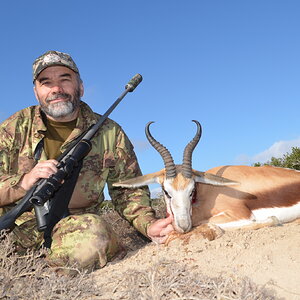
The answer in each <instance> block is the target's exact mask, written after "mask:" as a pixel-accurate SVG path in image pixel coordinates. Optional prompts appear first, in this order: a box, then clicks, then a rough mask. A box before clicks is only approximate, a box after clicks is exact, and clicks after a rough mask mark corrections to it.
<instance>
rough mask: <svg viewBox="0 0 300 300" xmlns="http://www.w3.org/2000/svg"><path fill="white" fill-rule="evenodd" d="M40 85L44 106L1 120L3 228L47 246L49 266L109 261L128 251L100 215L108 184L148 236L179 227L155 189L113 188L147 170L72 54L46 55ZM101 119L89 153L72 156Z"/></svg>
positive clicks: (38, 68) (38, 65) (17, 238)
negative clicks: (101, 107) (93, 96)
mask: <svg viewBox="0 0 300 300" xmlns="http://www.w3.org/2000/svg"><path fill="white" fill-rule="evenodd" d="M135 80H136V81H140V80H141V78H140V79H139V78H137V79H136V78H135V79H134V78H133V83H132V84H131V81H130V82H129V83H128V85H127V86H129V87H126V92H127V91H132V90H133V89H134V88H135V86H136V85H137V84H138V83H137V84H136V83H135ZM33 84H34V94H35V96H36V98H37V100H38V102H39V105H36V106H31V107H28V108H25V109H22V110H21V111H19V112H17V113H15V114H14V115H12V116H11V117H9V118H8V119H7V120H5V121H4V122H3V123H2V124H1V125H0V215H2V217H1V218H0V229H10V230H11V231H12V232H13V239H14V243H15V245H16V248H17V250H18V251H26V249H28V248H35V249H38V248H40V247H41V246H42V245H45V246H46V247H47V248H49V255H48V257H47V259H48V261H49V262H50V264H51V263H52V264H53V265H56V266H65V265H67V264H74V263H76V264H77V265H78V266H79V267H82V268H89V269H93V268H96V267H103V266H105V264H106V262H107V261H109V260H112V259H113V258H114V257H116V256H117V255H118V254H120V252H121V251H123V248H122V245H121V243H120V242H119V240H118V237H117V236H116V234H115V233H114V231H113V230H112V228H111V226H110V225H109V224H107V223H106V222H105V221H104V220H103V219H102V218H101V217H100V216H99V210H100V205H101V203H102V202H103V200H104V196H103V189H104V186H105V184H106V183H107V185H108V190H109V193H110V196H111V198H112V201H113V203H114V206H115V208H116V210H117V211H118V213H119V214H120V215H121V216H123V217H124V218H125V219H127V220H128V221H129V222H130V224H132V225H133V226H134V227H135V228H136V229H137V230H138V231H139V232H141V233H142V234H143V235H145V236H146V237H148V238H149V239H151V240H153V241H155V242H157V243H164V242H165V240H166V239H167V235H168V233H170V232H171V231H173V230H174V229H173V226H172V217H168V218H166V219H160V220H157V219H156V218H155V213H154V211H153V209H152V208H151V207H150V197H149V190H148V188H145V187H143V188H135V189H131V188H120V187H115V186H113V184H114V183H116V182H119V181H123V180H127V179H130V178H133V177H136V176H139V175H141V171H140V168H139V165H138V162H137V159H136V155H135V153H134V151H133V146H132V144H131V142H130V141H129V140H128V138H127V136H126V134H125V133H124V131H123V130H122V128H121V127H120V126H119V125H118V124H117V123H115V122H114V121H112V120H110V119H108V118H107V115H106V114H104V116H102V119H101V116H100V115H99V114H97V113H94V112H93V111H92V110H91V108H90V107H89V106H88V105H87V104H86V103H84V102H83V101H81V97H82V96H83V93H84V88H83V82H82V80H81V78H80V75H79V70H78V68H77V66H76V64H75V62H74V61H73V59H72V58H71V57H70V56H69V55H68V54H66V53H62V52H57V51H48V52H46V53H45V54H43V55H41V56H40V57H38V58H37V59H36V60H35V61H34V63H33ZM134 85H135V86H134ZM133 86H134V87H133ZM124 95H125V94H124ZM123 97H124V96H123ZM103 117H105V118H103ZM100 123H101V124H100ZM97 124H100V125H101V128H100V129H99V130H97V131H95V132H94V133H93V135H92V138H90V141H84V144H87V150H85V151H84V152H86V153H79V154H78V153H77V152H78V151H77V152H76V151H74V153H75V152H76V155H77V156H76V155H75V154H70V153H71V152H69V150H70V149H74V147H73V145H74V143H77V142H78V141H80V140H81V138H82V137H85V134H86V132H87V130H88V129H90V128H91V126H92V125H93V126H95V125H97ZM100 125H99V126H100ZM79 152H80V151H79ZM66 153H67V154H66ZM73 156H75V158H76V157H80V159H79V161H74V159H73ZM70 169H72V170H71V172H70ZM69 173H70V174H69ZM45 182H46V183H45ZM41 183H45V185H41ZM32 195H34V196H33V197H31V196H32ZM49 195H50V196H49ZM47 196H48V197H50V199H47ZM30 197H31V198H30ZM28 199H30V200H28ZM46 200H47V201H46ZM49 203H50V209H49V210H48V208H49V207H48V206H47V205H48V204H49ZM33 204H34V209H33V208H32V207H33ZM45 211H46V213H45ZM37 220H38V222H37ZM43 222H45V224H41V223H43Z"/></svg>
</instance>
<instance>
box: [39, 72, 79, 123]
mask: <svg viewBox="0 0 300 300" xmlns="http://www.w3.org/2000/svg"><path fill="white" fill-rule="evenodd" d="M34 93H35V96H36V98H37V100H38V101H39V103H40V105H41V109H42V111H43V112H44V113H45V114H46V115H47V117H48V118H50V119H52V120H54V121H60V122H68V121H72V120H74V119H76V118H77V115H78V110H79V102H80V97H82V96H83V85H82V83H81V81H80V79H79V77H78V74H76V73H75V72H74V71H72V70H71V69H69V68H67V67H64V66H52V67H48V68H46V69H45V70H43V71H42V72H41V73H40V74H39V76H38V77H37V79H36V81H35V86H34Z"/></svg>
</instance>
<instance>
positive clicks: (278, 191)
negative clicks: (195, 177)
mask: <svg viewBox="0 0 300 300" xmlns="http://www.w3.org/2000/svg"><path fill="white" fill-rule="evenodd" d="M207 173H211V174H215V175H218V176H224V177H225V178H228V179H230V180H234V181H238V182H239V183H240V185H237V186H232V187H220V186H211V185H204V184H200V183H197V201H196V203H195V204H194V205H193V225H194V226H195V225H198V224H200V223H202V222H203V221H204V220H208V221H210V222H213V223H219V222H220V223H226V222H230V221H234V220H239V219H247V218H249V217H250V215H251V211H252V210H255V209H258V208H270V207H287V206H291V205H294V204H296V203H298V202H299V201H300V172H297V171H295V170H289V169H283V168H276V167H270V166H263V167H249V166H226V167H224V166H222V167H216V168H213V169H211V170H209V171H207ZM221 212H224V213H225V214H224V215H220V216H216V215H217V214H219V213H221Z"/></svg>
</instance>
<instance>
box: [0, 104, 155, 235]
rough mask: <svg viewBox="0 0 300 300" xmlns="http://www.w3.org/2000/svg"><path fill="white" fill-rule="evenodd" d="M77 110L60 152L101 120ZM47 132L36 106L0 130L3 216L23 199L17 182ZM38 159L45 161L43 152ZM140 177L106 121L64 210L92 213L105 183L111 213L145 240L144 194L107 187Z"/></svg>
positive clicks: (122, 137) (121, 137)
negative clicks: (118, 216) (142, 235)
mask: <svg viewBox="0 0 300 300" xmlns="http://www.w3.org/2000/svg"><path fill="white" fill-rule="evenodd" d="M80 108H81V109H80V113H79V116H78V119H77V124H76V126H75V128H74V130H73V131H72V133H71V134H70V136H69V137H68V139H67V140H66V141H65V142H64V144H63V145H62V146H61V152H64V150H65V149H66V148H67V147H68V145H69V143H70V142H71V141H72V140H74V139H75V138H76V137H77V136H79V135H80V134H81V133H82V132H83V131H84V130H86V129H87V128H88V127H89V126H90V125H91V124H95V123H96V121H97V119H99V117H100V116H99V115H98V114H95V113H93V111H92V110H91V108H90V107H89V106H88V105H87V104H86V103H84V102H81V103H80ZM46 130H47V128H46V127H45V124H44V123H43V120H42V116H41V111H40V106H39V105H37V106H31V107H28V108H25V109H23V110H21V111H19V112H17V113H15V114H14V115H12V116H11V117H10V118H8V119H7V120H5V121H4V122H3V123H2V124H0V207H4V209H2V213H3V210H4V211H6V210H7V209H6V208H8V207H11V206H13V205H14V203H15V202H17V201H18V200H19V199H21V198H22V197H23V196H24V195H25V194H26V191H25V190H24V189H22V188H21V187H20V185H19V182H20V180H21V178H22V176H23V175H24V174H25V173H28V172H29V171H30V170H31V169H32V168H33V166H34V165H35V164H36V161H35V160H34V152H35V149H36V147H37V145H38V143H39V142H40V141H41V140H42V139H43V137H44V133H45V131H46ZM40 159H41V160H47V157H46V154H45V152H44V151H43V152H42V154H41V158H40ZM140 174H141V172H140V168H139V165H138V162H137V159H136V156H135V153H134V151H133V146H132V144H131V143H130V141H129V139H128V138H127V136H126V134H125V133H124V131H123V130H122V129H121V127H120V126H119V125H118V124H117V123H115V122H114V121H112V120H110V119H107V120H106V121H105V122H104V124H103V125H102V127H101V128H100V130H99V131H98V132H97V133H96V135H95V136H94V137H93V139H92V150H91V152H90V153H89V154H88V156H87V157H85V159H84V161H83V167H82V169H81V172H80V174H79V178H78V181H77V184H76V187H75V190H74V193H73V195H72V198H71V201H70V204H69V209H70V212H71V213H72V214H81V213H91V212H92V213H97V211H98V210H99V205H100V203H101V202H102V201H103V200H104V196H103V189H104V186H105V183H107V185H108V190H109V193H110V196H111V198H112V201H113V203H114V206H115V208H116V210H117V211H118V212H119V214H121V215H122V216H123V217H125V218H126V219H127V220H128V221H129V222H130V223H131V224H132V225H133V226H134V227H135V228H136V229H137V230H139V231H140V232H141V233H142V234H144V235H146V231H147V226H148V225H149V223H150V222H151V221H152V220H153V219H154V211H153V210H152V208H151V207H150V203H149V201H150V197H149V190H148V188H139V189H124V188H118V187H113V186H112V184H113V183H114V182H117V181H120V180H124V179H128V178H132V177H135V176H137V175H140ZM0 214H1V209H0Z"/></svg>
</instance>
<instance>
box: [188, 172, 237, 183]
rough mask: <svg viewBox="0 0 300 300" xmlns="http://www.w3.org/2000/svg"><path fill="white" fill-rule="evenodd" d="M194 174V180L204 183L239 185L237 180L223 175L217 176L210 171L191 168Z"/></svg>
mask: <svg viewBox="0 0 300 300" xmlns="http://www.w3.org/2000/svg"><path fill="white" fill-rule="evenodd" d="M193 174H194V176H195V181H196V182H199V183H204V184H211V185H218V186H228V185H239V184H240V183H239V182H237V181H233V180H230V179H227V178H225V177H221V176H217V175H214V174H210V173H205V172H200V171H196V170H193Z"/></svg>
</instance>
